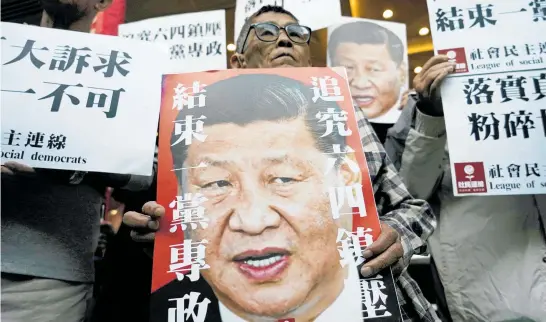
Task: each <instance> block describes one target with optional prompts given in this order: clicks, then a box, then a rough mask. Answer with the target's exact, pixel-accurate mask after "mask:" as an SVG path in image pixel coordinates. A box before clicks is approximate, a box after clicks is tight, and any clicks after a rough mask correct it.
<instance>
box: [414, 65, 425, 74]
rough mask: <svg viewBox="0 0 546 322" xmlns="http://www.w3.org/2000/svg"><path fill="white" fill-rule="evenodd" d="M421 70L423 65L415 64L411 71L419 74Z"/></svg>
mask: <svg viewBox="0 0 546 322" xmlns="http://www.w3.org/2000/svg"><path fill="white" fill-rule="evenodd" d="M421 70H423V67H421V66H417V67H415V69H414V70H413V71H414V72H415V74H419V73H420V72H421Z"/></svg>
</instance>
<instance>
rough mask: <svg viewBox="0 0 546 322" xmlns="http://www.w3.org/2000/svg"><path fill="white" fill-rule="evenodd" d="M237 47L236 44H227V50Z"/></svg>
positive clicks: (233, 49)
mask: <svg viewBox="0 0 546 322" xmlns="http://www.w3.org/2000/svg"><path fill="white" fill-rule="evenodd" d="M235 49H236V47H235V45H234V44H229V45H227V50H228V51H235Z"/></svg>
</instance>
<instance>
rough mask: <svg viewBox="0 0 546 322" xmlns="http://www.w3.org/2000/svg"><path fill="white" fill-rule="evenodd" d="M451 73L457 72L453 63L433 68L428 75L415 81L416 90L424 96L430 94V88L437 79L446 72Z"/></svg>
mask: <svg viewBox="0 0 546 322" xmlns="http://www.w3.org/2000/svg"><path fill="white" fill-rule="evenodd" d="M446 69H447V70H448V71H449V72H451V71H453V70H455V66H454V65H453V64H451V63H444V64H440V65H436V66H433V67H432V68H431V69H430V70H429V71H428V72H427V73H426V74H424V75H422V77H421V78H419V79H416V80H415V83H414V85H415V88H416V90H417V92H419V93H421V94H422V95H426V94H429V93H430V86H431V85H432V83H434V80H435V79H436V77H437V76H438V75H439V74H441V73H442V72H443V71H444V70H446Z"/></svg>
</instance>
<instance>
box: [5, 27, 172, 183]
mask: <svg viewBox="0 0 546 322" xmlns="http://www.w3.org/2000/svg"><path fill="white" fill-rule="evenodd" d="M1 41H2V57H1V61H2V69H1V73H2V99H1V100H2V107H1V112H2V128H1V132H2V164H4V163H5V162H6V161H15V162H20V163H23V164H26V165H29V166H31V167H36V168H52V169H65V170H82V171H96V172H107V173H127V174H140V175H150V174H151V170H152V162H153V156H154V148H155V139H156V131H157V124H158V117H159V106H160V99H161V71H160V70H159V68H158V67H157V65H156V63H155V62H156V61H160V60H162V59H165V58H166V57H164V56H163V55H164V54H163V52H162V51H161V50H158V49H157V48H156V46H153V45H151V44H146V43H139V42H135V41H130V40H125V39H119V38H117V37H111V36H103V35H96V34H87V33H81V32H73V31H64V30H57V29H49V28H40V27H34V26H28V25H21V24H13V23H5V22H2V39H1Z"/></svg>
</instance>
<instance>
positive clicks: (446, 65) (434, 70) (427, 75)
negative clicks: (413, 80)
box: [421, 62, 455, 85]
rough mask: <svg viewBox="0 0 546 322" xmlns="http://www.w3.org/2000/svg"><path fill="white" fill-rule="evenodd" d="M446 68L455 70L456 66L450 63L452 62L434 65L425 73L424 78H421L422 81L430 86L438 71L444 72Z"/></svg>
mask: <svg viewBox="0 0 546 322" xmlns="http://www.w3.org/2000/svg"><path fill="white" fill-rule="evenodd" d="M446 68H453V69H454V68H455V65H454V64H453V63H450V62H447V63H441V64H438V65H434V66H432V67H431V68H430V69H429V70H427V71H426V72H424V73H423V74H422V76H421V77H422V80H423V81H425V82H426V85H429V84H430V83H432V81H433V80H434V78H433V77H432V76H431V75H435V74H436V73H437V72H438V71H440V70H444V69H446ZM421 73H422V72H421Z"/></svg>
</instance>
